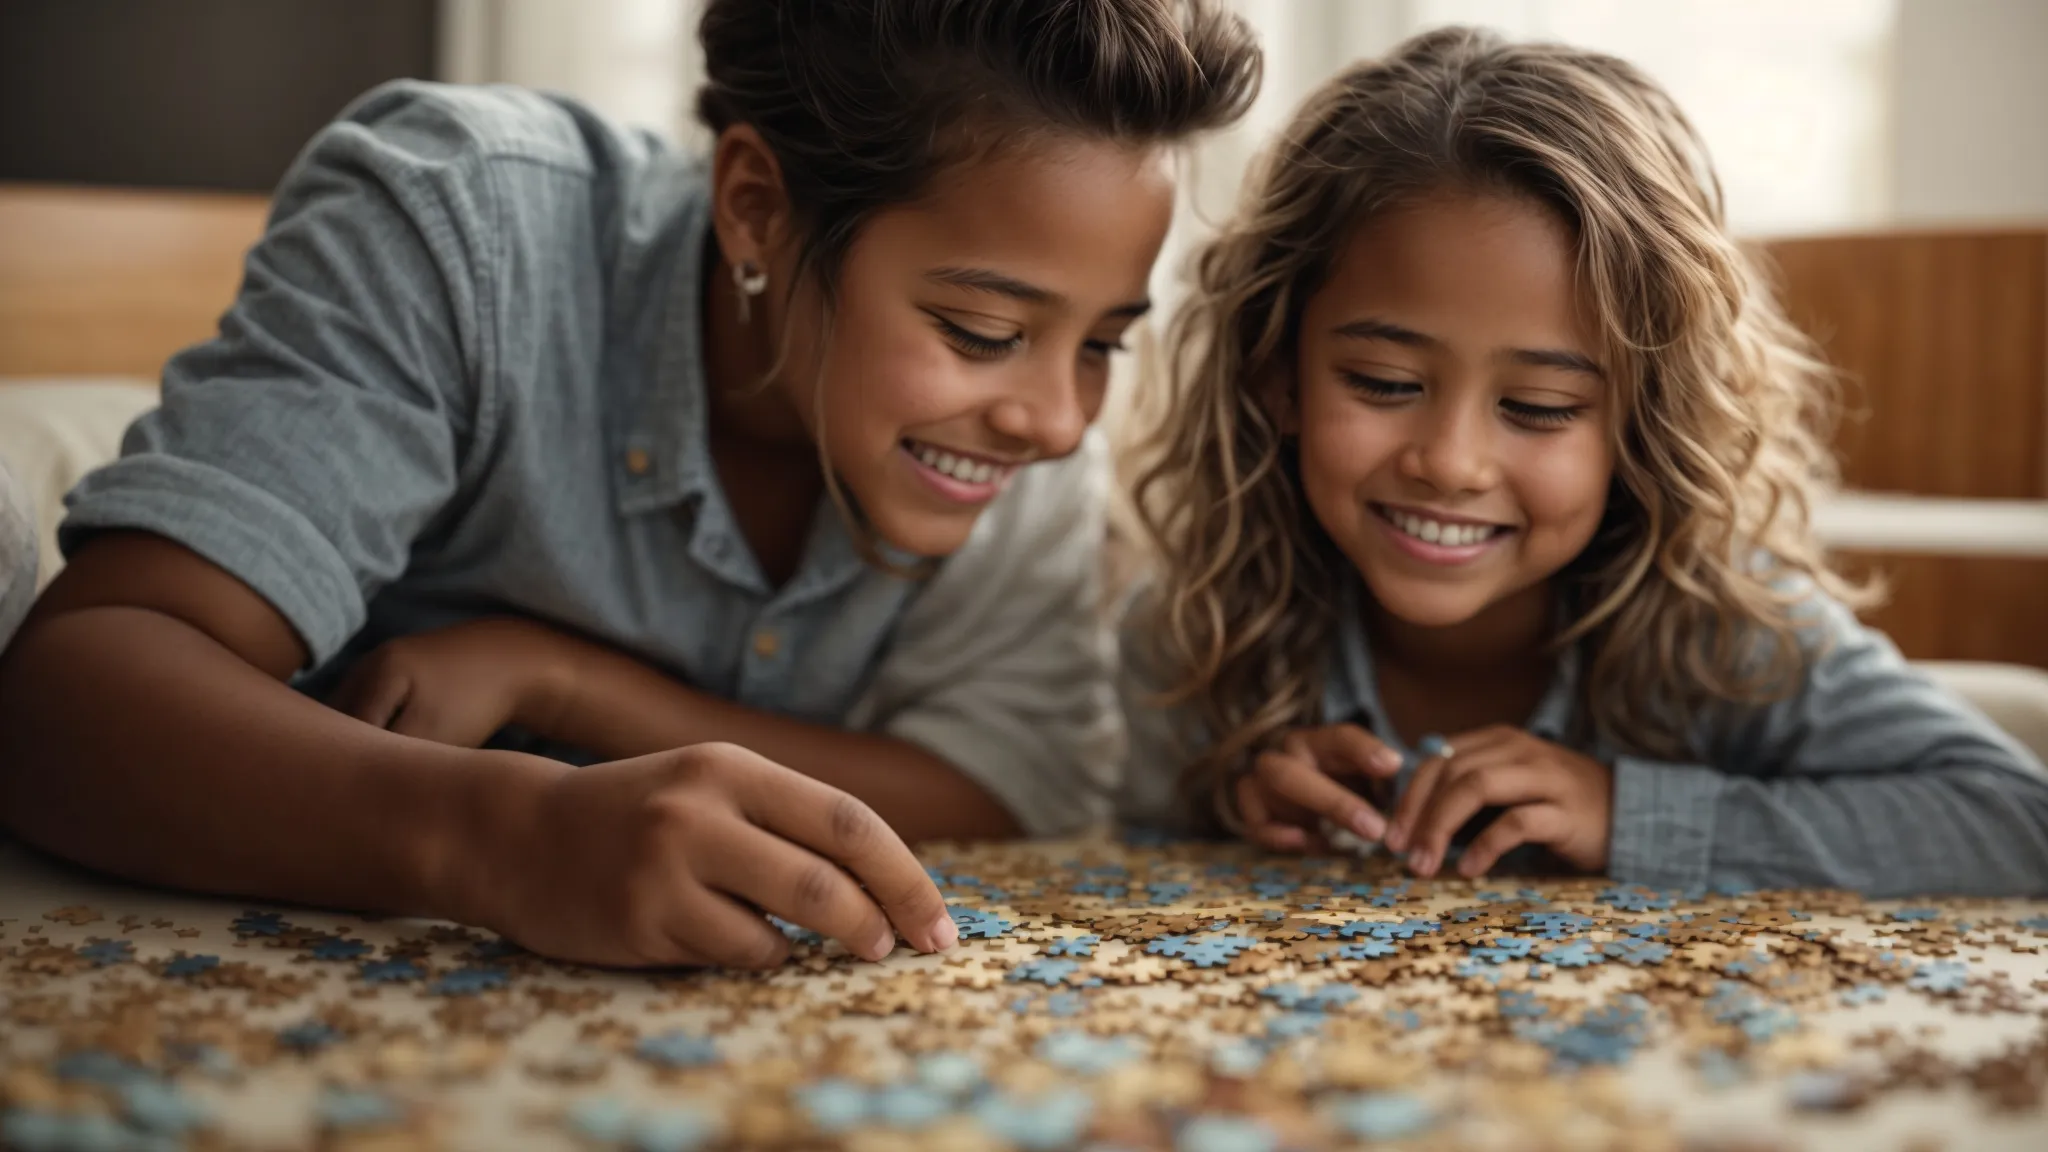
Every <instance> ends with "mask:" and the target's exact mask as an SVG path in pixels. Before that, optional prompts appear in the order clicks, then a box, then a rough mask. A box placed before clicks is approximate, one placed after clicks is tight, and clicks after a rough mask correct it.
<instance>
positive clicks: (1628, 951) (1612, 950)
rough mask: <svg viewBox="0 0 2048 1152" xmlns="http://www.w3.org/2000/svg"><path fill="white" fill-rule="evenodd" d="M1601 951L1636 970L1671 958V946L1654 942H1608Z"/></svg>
mask: <svg viewBox="0 0 2048 1152" xmlns="http://www.w3.org/2000/svg"><path fill="white" fill-rule="evenodd" d="M1601 951H1603V952H1605V953H1606V954H1607V955H1608V956H1610V957H1612V958H1614V959H1616V960H1619V961H1621V962H1622V963H1623V964H1627V965H1629V966H1631V967H1637V968H1639V967H1641V966H1643V965H1645V964H1662V963H1663V962H1664V961H1666V960H1669V959H1670V958H1671V945H1669V944H1659V943H1657V942H1656V941H1654V940H1609V941H1608V942H1607V943H1606V945H1604V946H1603V947H1602V948H1601Z"/></svg>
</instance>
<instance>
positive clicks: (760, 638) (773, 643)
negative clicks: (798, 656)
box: [754, 628, 782, 660]
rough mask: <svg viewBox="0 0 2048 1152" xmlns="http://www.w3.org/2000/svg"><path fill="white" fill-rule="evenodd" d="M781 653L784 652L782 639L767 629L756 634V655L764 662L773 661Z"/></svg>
mask: <svg viewBox="0 0 2048 1152" xmlns="http://www.w3.org/2000/svg"><path fill="white" fill-rule="evenodd" d="M780 651H782V639H781V637H779V636H777V635H776V634H775V633H773V632H770V631H768V630H767V629H766V628H763V629H762V630H761V631H759V632H756V633H754V655H756V656H759V657H760V658H761V659H763V660H772V659H774V658H775V654H776V653H777V652H780Z"/></svg>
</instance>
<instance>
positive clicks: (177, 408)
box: [59, 85, 491, 664]
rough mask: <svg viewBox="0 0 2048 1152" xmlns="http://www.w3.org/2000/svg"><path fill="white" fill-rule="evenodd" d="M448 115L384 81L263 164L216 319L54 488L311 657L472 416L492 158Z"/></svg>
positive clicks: (329, 643) (443, 483) (344, 624)
mask: <svg viewBox="0 0 2048 1152" xmlns="http://www.w3.org/2000/svg"><path fill="white" fill-rule="evenodd" d="M481 165H482V159H481V157H480V155H479V153H478V150H477V149H475V148H474V147H473V146H472V143H471V141H469V140H468V139H466V138H465V136H464V134H463V130H462V128H461V126H460V124H459V122H458V120H457V119H456V118H455V117H453V116H452V115H450V114H449V113H448V112H447V111H446V110H445V109H443V108H441V107H439V106H438V105H437V103H436V102H435V101H434V100H433V99H432V98H431V97H429V96H425V95H423V94H422V93H421V92H420V91H419V90H418V89H416V88H414V87H412V86H407V85H394V86H389V87H387V88H384V89H380V90H378V91H377V92H374V93H372V94H370V95H369V96H367V97H365V98H364V99H363V100H361V101H359V102H358V103H357V104H356V105H355V106H354V107H352V108H351V109H350V110H349V111H348V112H347V113H345V114H344V115H343V116H342V118H341V119H339V120H338V121H336V122H335V123H334V124H333V125H331V126H329V127H328V128H326V129H324V130H323V131H322V132H321V134H320V135H319V136H318V137H317V138H315V140H314V141H313V142H312V143H311V144H309V145H308V146H307V148H306V150H305V151H304V153H303V154H302V155H301V156H300V157H299V159H298V161H297V162H296V163H295V164H294V165H293V168H292V170H291V172H290V173H288V174H287V176H286V178H285V180H284V182H283V183H282V184H281V185H280V187H279V189H278V192H277V195H276V197H275V200H274V205H273V208H272V215H271V220H270V224H269V227H268V229H267V231H266V232H265V234H264V236H263V238H262V239H261V241H259V242H258V244H257V245H256V247H255V248H254V249H253V250H252V251H251V252H250V253H249V257H248V260H247V264H246V268H245V272H244V280H243V283H242V288H241V292H240V294H239V296H238V298H237V299H236V300H235V302H234V304H233V306H232V307H231V308H230V309H229V311H228V312H227V313H226V315H225V316H223V318H222V319H221V323H220V331H219V334H218V335H217V336H216V337H215V338H214V339H212V340H209V341H207V342H205V343H203V344H199V345H197V346H195V347H192V348H190V349H187V350H186V351H184V352H182V353H180V354H179V355H177V356H176V357H174V358H172V360H171V361H170V362H169V364H167V365H166V367H165V369H164V377H163V404H162V406H161V407H160V408H158V409H157V410H155V411H154V412H151V413H149V414H147V415H145V416H144V417H142V418H141V419H140V420H138V421H137V422H136V423H135V425H133V426H132V427H131V428H130V430H129V432H128V434H127V436H126V438H125V440H124V442H123V444H122V454H121V457H120V459H118V460H116V461H115V462H113V463H111V464H109V465H108V466H106V467H104V468H102V469H99V470H98V471H96V472H94V473H92V474H90V475H88V476H87V477H86V478H85V479H84V480H82V481H81V482H80V483H79V485H78V486H77V487H76V488H75V489H73V491H72V492H71V493H70V495H69V496H68V497H67V500H66V503H67V505H68V514H67V516H66V518H65V520H64V523H63V525H62V527H61V529H60V532H59V539H60V542H61V544H62V546H63V547H64V549H65V551H66V552H67V553H70V552H73V551H75V550H76V549H77V548H78V547H80V546H81V545H82V544H83V543H84V541H85V540H86V539H87V538H88V537H89V536H90V535H92V534H94V533H96V532H101V531H106V530H110V529H135V530H142V531H147V532H151V533H155V534H157V535H160V536H164V537H167V538H169V539H171V540H173V541H176V542H177V543H180V544H182V545H184V546H186V547H188V548H190V549H192V550H193V551H194V552H196V553H198V554H199V555H201V556H203V557H205V558H206V559H208V560H210V561H211V562H213V563H214V564H216V565H218V566H220V567H221V568H222V569H224V570H226V571H227V572H229V573H230V574H232V575H234V576H235V577H237V578H238V579H240V580H242V581H243V582H245V583H247V584H248V585H249V586H250V587H251V588H253V589H254V590H255V591H256V592H257V593H259V594H260V595H262V596H263V597H264V598H265V599H266V600H268V601H269V602H270V603H271V604H272V605H273V606H274V607H276V609H277V610H278V611H279V612H280V613H281V614H282V615H283V616H284V617H285V618H286V619H287V620H288V621H289V622H290V623H291V625H292V627H293V628H294V629H296V630H297V632H298V633H299V635H300V637H301V638H302V639H303V640H304V642H305V644H306V647H307V648H308V650H309V651H310V654H311V659H312V662H313V663H314V664H318V663H320V662H322V661H324V660H325V659H326V658H328V657H329V656H331V655H333V654H334V653H335V652H337V651H338V650H339V649H340V648H341V647H342V645H343V644H344V643H345V642H346V641H347V639H348V638H349V637H350V636H351V635H353V634H354V633H355V632H356V631H357V630H358V629H359V628H360V627H361V626H362V624H363V621H364V617H365V605H366V603H367V601H368V598H369V597H370V596H372V595H374V594H375V592H376V591H377V590H378V589H379V588H381V587H383V586H384V585H385V584H387V583H389V582H390V581H392V580H394V579H395V578H397V576H399V575H400V574H401V573H402V572H403V571H404V569H405V567H406V564H407V560H408V557H409V555H410V551H411V547H412V543H413V541H414V539H415V538H416V537H417V536H418V535H419V533H420V532H421V530H422V529H423V528H424V527H425V526H426V525H427V524H428V523H429V522H430V520H431V519H432V518H433V517H434V515H435V514H436V513H437V512H438V511H440V510H441V508H442V507H443V506H444V505H445V504H446V503H447V502H448V500H449V499H450V497H451V494H452V493H453V492H454V491H455V490H456V487H457V484H458V478H459V473H460V470H461V467H462V460H463V457H464V451H465V445H466V444H468V443H469V442H471V441H472V439H473V438H474V437H476V436H477V435H479V434H480V433H481V432H482V429H480V428H479V422H480V419H481V418H482V414H483V413H484V412H485V410H486V409H485V405H484V404H483V403H482V401H481V399H480V395H479V393H480V388H481V385H480V383H479V382H480V381H483V380H485V379H487V378H488V377H489V371H490V365H489V363H488V360H489V355H490V353H489V349H490V344H491V334H490V332H489V331H488V325H487V323H486V319H485V317H486V315H487V312H488V308H487V303H488V298H489V293H490V283H489V276H488V267H489V262H488V253H489V249H490V243H491V241H490V232H491V229H490V226H489V224H488V221H489V218H490V216H491V205H490V203H489V188H490V184H489V179H488V173H487V172H485V171H483V170H482V168H481Z"/></svg>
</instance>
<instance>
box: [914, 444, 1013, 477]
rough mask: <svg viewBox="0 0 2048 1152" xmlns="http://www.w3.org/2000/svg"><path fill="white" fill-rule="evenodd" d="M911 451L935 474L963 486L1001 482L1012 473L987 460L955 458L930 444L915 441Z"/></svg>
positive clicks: (919, 461)
mask: <svg viewBox="0 0 2048 1152" xmlns="http://www.w3.org/2000/svg"><path fill="white" fill-rule="evenodd" d="M910 450H911V454H912V455H914V456H916V457H917V460H918V463H920V464H923V465H924V466H925V467H927V468H929V469H931V470H932V471H934V472H940V473H943V474H945V475H947V476H951V477H952V478H953V479H955V480H958V481H960V482H961V483H963V484H988V483H990V482H992V481H997V480H1001V479H1003V478H1005V477H1007V476H1008V475H1009V473H1010V469H1008V468H1006V467H1004V466H1002V465H1000V464H990V463H988V462H987V461H985V460H970V459H968V458H967V457H965V456H955V455H953V454H952V453H951V452H946V451H942V450H941V449H938V448H933V447H931V446H930V445H928V444H919V443H917V442H915V441H912V442H911V446H910Z"/></svg>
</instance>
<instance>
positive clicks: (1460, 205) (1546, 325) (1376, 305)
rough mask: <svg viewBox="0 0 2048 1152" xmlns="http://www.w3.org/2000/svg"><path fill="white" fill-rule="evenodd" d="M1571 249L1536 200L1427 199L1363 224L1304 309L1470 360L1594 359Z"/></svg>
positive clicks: (1569, 237) (1565, 229) (1566, 235)
mask: <svg viewBox="0 0 2048 1152" xmlns="http://www.w3.org/2000/svg"><path fill="white" fill-rule="evenodd" d="M1576 249H1577V242H1576V237H1575V236H1574V235H1573V234H1572V230H1571V228H1570V227H1569V226H1568V225H1567V224H1566V222H1565V221H1564V220H1563V219H1562V218H1561V217H1560V216H1559V215H1558V214H1557V213H1556V212H1555V211H1553V210H1552V209H1550V208H1548V207H1546V206H1544V205H1542V204H1540V203H1538V202H1536V201H1534V200H1531V199H1527V198H1523V197H1513V196H1504V195H1498V194H1483V193H1442V194H1436V195H1431V196H1428V197H1425V198H1423V199H1420V200H1417V201H1414V202H1411V203H1407V204H1402V205H1397V206H1393V207H1389V208H1387V209H1385V210H1382V211H1380V212H1376V213H1374V214H1373V215H1372V216H1370V217H1368V218H1367V219H1366V220H1365V221H1364V222H1362V223H1361V224H1360V225H1359V227H1358V228H1357V229H1355V230H1354V231H1353V232H1352V233H1351V235H1350V237H1349V238H1348V239H1347V240H1346V242H1345V244H1344V247H1343V249H1342V250H1341V251H1340V252H1339V253H1338V257H1337V260H1336V263H1335V264H1334V265H1333V267H1332V269H1331V274H1330V277H1329V279H1328V280H1327V281H1326V282H1325V284H1324V286H1323V288H1322V289H1321V290H1320V291H1319V292H1317V293H1316V296H1315V297H1314V298H1313V299H1312V300H1311V301H1310V303H1309V306H1308V308H1309V312H1310V313H1311V315H1312V316H1314V317H1316V318H1317V322H1318V323H1319V324H1323V325H1325V326H1327V325H1328V324H1342V323H1345V322H1347V321H1350V320H1355V319H1361V318H1366V317H1370V318H1373V319H1380V320H1387V321H1392V322H1395V323H1398V324H1400V325H1402V326H1404V327H1408V328H1412V329H1415V330H1417V331H1420V332H1425V333H1428V334H1429V335H1431V336H1435V337H1437V338H1438V339H1440V340H1442V341H1444V342H1445V343H1447V344H1451V345H1453V346H1458V345H1464V346H1467V347H1468V348H1470V349H1471V350H1474V351H1485V350H1491V349H1496V348H1558V347H1568V348H1571V349H1572V350H1574V351H1579V352H1583V353H1585V354H1588V355H1597V352H1598V345H1597V343H1596V340H1595V334H1596V332H1597V327H1596V326H1595V325H1594V324H1593V323H1592V322H1591V320H1592V317H1591V315H1590V311H1589V309H1588V308H1587V306H1586V301H1585V300H1584V293H1583V292H1582V291H1581V288H1580V285H1579V281H1578V276H1577V268H1578V259H1577V251H1576Z"/></svg>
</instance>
